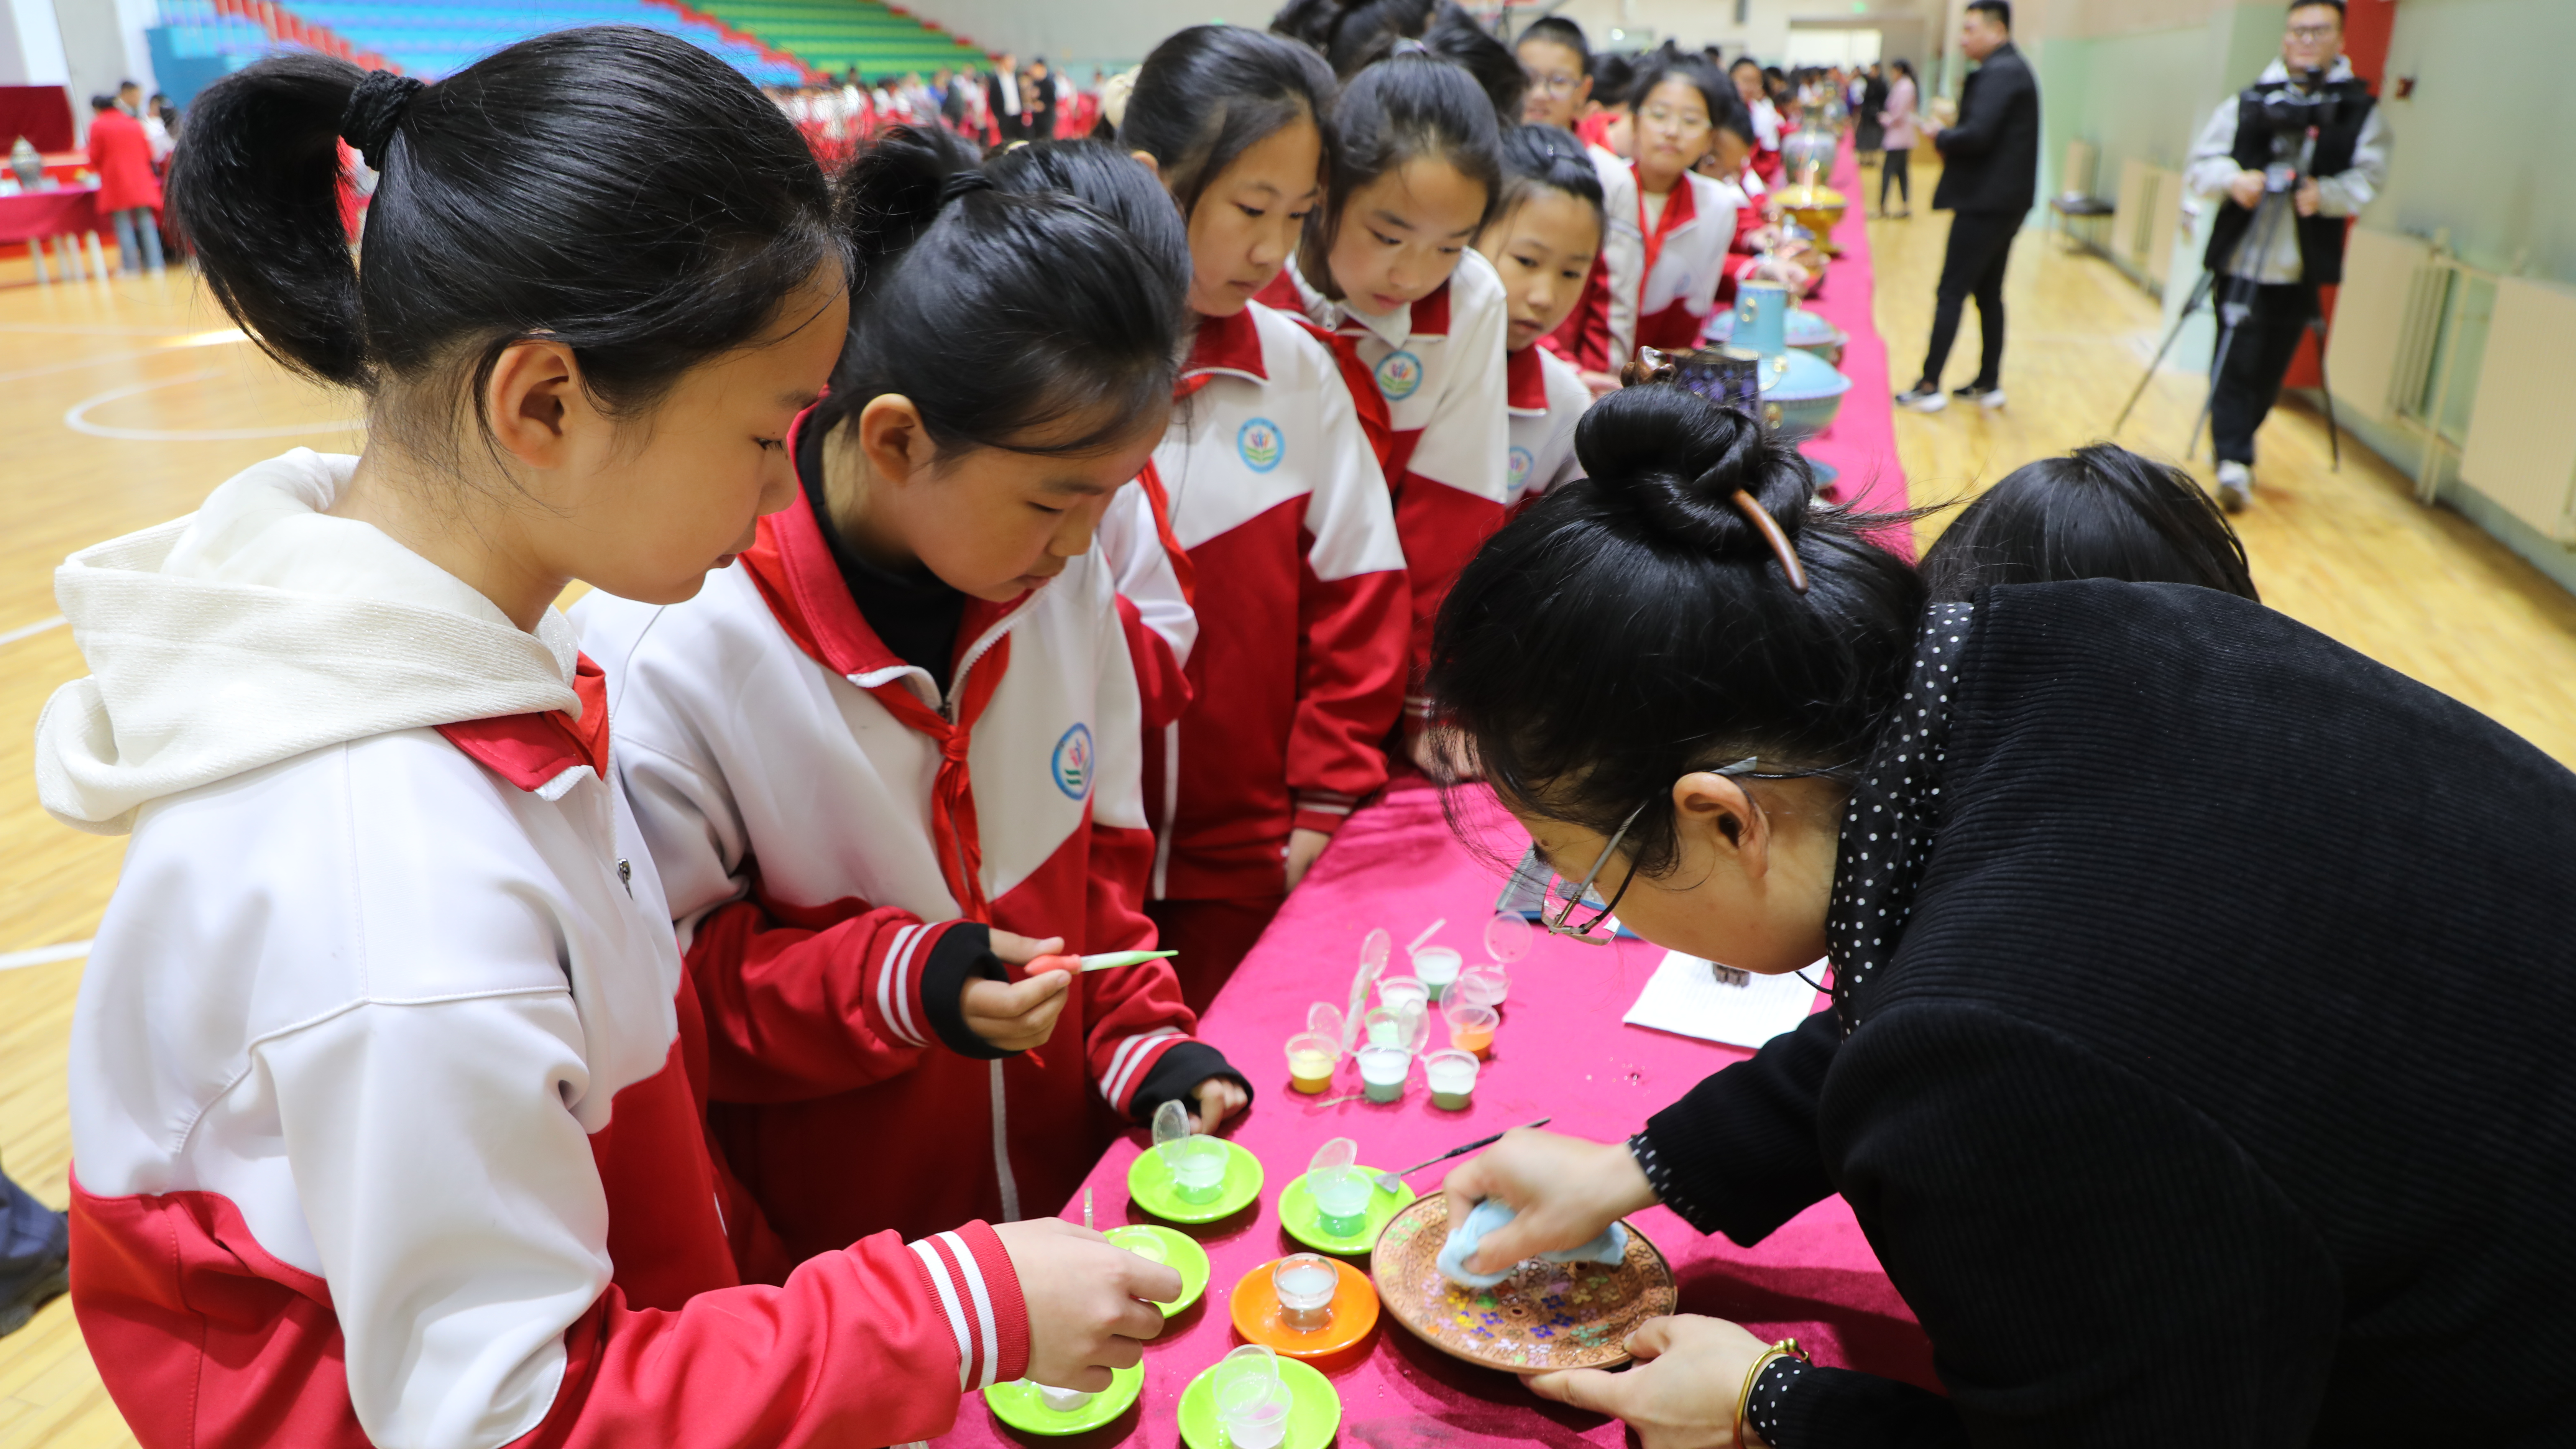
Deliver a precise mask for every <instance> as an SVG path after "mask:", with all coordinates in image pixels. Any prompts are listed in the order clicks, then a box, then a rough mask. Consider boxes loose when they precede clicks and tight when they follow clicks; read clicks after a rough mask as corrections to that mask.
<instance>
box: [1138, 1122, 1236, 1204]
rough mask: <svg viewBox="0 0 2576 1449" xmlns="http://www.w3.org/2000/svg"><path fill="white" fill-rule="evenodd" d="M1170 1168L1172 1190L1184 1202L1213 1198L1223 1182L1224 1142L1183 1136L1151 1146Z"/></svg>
mask: <svg viewBox="0 0 2576 1449" xmlns="http://www.w3.org/2000/svg"><path fill="white" fill-rule="evenodd" d="M1154 1150H1155V1151H1156V1152H1159V1153H1161V1154H1163V1161H1164V1163H1165V1164H1166V1165H1167V1166H1169V1167H1170V1168H1171V1169H1172V1192H1173V1194H1174V1195H1175V1196H1177V1197H1179V1198H1180V1200H1181V1201H1183V1202H1213V1201H1215V1199H1216V1195H1217V1192H1218V1190H1219V1189H1220V1188H1222V1187H1224V1186H1225V1157H1226V1152H1225V1143H1224V1142H1222V1141H1220V1140H1219V1139H1217V1138H1214V1137H1184V1138H1182V1139H1181V1140H1180V1141H1178V1142H1166V1143H1163V1144H1162V1145H1160V1146H1158V1147H1156V1148H1155V1149H1154Z"/></svg>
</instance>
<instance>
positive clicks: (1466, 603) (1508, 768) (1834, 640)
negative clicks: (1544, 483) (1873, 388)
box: [1429, 384, 1924, 876]
mask: <svg viewBox="0 0 2576 1449" xmlns="http://www.w3.org/2000/svg"><path fill="white" fill-rule="evenodd" d="M1574 438H1575V441H1574V450H1575V455H1576V456H1577V457H1578V458H1580V459H1581V460H1582V462H1583V466H1584V469H1585V471H1586V473H1588V474H1589V475H1590V476H1589V477H1587V478H1586V479H1584V480H1583V481H1581V482H1578V483H1575V484H1572V485H1570V486H1568V487H1565V488H1561V489H1558V490H1556V491H1554V492H1551V493H1549V494H1548V495H1547V496H1545V497H1543V498H1541V499H1540V500H1539V501H1538V503H1537V504H1536V506H1534V507H1532V508H1531V509H1530V510H1529V511H1528V512H1527V513H1525V514H1523V515H1522V516H1521V517H1519V518H1517V519H1515V520H1513V521H1512V522H1511V523H1509V524H1507V525H1505V526H1504V527H1503V529H1502V531H1501V532H1499V533H1497V534H1495V535H1494V536H1493V538H1492V539H1491V540H1489V541H1488V542H1487V543H1486V544H1485V546H1484V548H1483V549H1482V550H1481V551H1480V552H1479V553H1477V555H1476V557H1475V558H1474V559H1473V560H1472V561H1471V562H1470V563H1469V564H1468V565H1467V567H1466V569H1465V571H1464V572H1462V573H1461V574H1460V575H1459V577H1458V581H1457V583H1456V585H1455V586H1454V587H1453V588H1451V590H1450V592H1449V598H1448V600H1447V602H1446V603H1444V604H1443V605H1442V606H1441V609H1440V619H1439V623H1438V626H1437V629H1436V631H1435V634H1434V639H1433V644H1432V662H1431V674H1430V679H1429V689H1430V692H1431V694H1432V696H1433V697H1434V698H1436V699H1438V700H1439V701H1440V702H1441V706H1442V709H1443V712H1444V717H1445V719H1446V721H1447V723H1448V724H1450V725H1451V726H1453V727H1455V728H1457V729H1459V730H1460V731H1462V732H1463V733H1464V734H1465V735H1466V736H1467V737H1468V739H1469V740H1471V741H1472V742H1473V746H1474V749H1475V752H1476V758H1477V760H1478V761H1479V763H1480V765H1481V768H1482V772H1483V775H1484V778H1485V779H1486V780H1487V781H1488V782H1490V783H1491V784H1492V785H1493V787H1494V788H1495V789H1496V790H1497V791H1499V792H1500V793H1501V795H1502V797H1503V798H1504V799H1505V800H1507V801H1510V802H1513V803H1515V804H1518V805H1522V806H1525V807H1527V808H1528V809H1529V810H1530V811H1531V812H1532V813H1535V814H1539V815H1542V816H1545V817H1547V818H1550V819H1556V820H1563V821H1567V822H1570V823H1574V824H1578V825H1581V826H1583V827H1585V828H1586V829H1589V830H1592V831H1595V832H1596V833H1598V834H1600V835H1602V836H1604V837H1607V836H1609V835H1610V834H1612V833H1613V832H1615V831H1616V830H1617V829H1618V828H1619V824H1620V822H1621V821H1622V820H1624V819H1626V818H1627V817H1628V815H1629V813H1630V812H1631V811H1635V810H1637V809H1638V807H1639V806H1640V805H1643V806H1644V807H1645V808H1644V810H1643V812H1642V813H1640V814H1638V816H1637V819H1636V823H1635V824H1634V825H1633V826H1632V827H1631V828H1630V830H1629V834H1628V840H1629V849H1630V850H1631V851H1632V852H1633V856H1632V858H1633V859H1634V860H1635V861H1636V863H1637V868H1638V869H1639V870H1640V871H1642V872H1644V873H1646V874H1647V875H1649V876H1653V875H1658V874H1661V873H1663V872H1665V871H1667V870H1669V869H1671V867H1672V864H1673V860H1674V833H1673V807H1672V787H1673V782H1674V781H1675V780H1677V779H1679V778H1681V777H1682V776H1683V775H1685V774H1687V773H1689V772H1690V771H1692V770H1694V769H1706V768H1711V767H1714V766H1718V765H1723V764H1728V763H1731V762H1733V761H1736V760H1740V759H1742V758H1744V757H1745V756H1748V755H1752V756H1758V757H1759V758H1760V759H1761V761H1762V766H1763V768H1764V769H1766V770H1772V769H1818V770H1822V769H1830V768H1834V767H1841V766H1849V765H1856V764H1858V763H1859V762H1860V761H1861V760H1863V759H1864V758H1866V757H1867V755H1868V753H1869V750H1870V747H1871V744H1872V742H1873V741H1875V740H1876V738H1877V737H1878V735H1879V733H1880V731H1881V729H1882V728H1883V726H1884V725H1885V722H1886V721H1887V719H1888V717H1889V713H1890V711H1891V710H1892V709H1893V708H1894V707H1895V704H1896V701H1897V699H1898V698H1899V697H1900V695H1901V693H1902V691H1903V688H1904V682H1905V677H1906V671H1907V668H1908V665H1909V661H1910V659H1911V656H1912V653H1913V641H1914V634H1915V630H1916V626H1917V624H1918V622H1919V620H1920V619H1921V616H1922V613H1923V603H1924V598H1923V584H1922V580H1921V579H1919V578H1917V577H1916V576H1915V573H1914V570H1913V569H1912V568H1911V567H1910V566H1908V565H1907V564H1906V563H1905V561H1904V560H1902V559H1900V558H1898V557H1896V556H1895V555H1894V554H1891V553H1889V552H1887V551H1886V550H1884V549H1882V548H1880V547H1878V546H1877V545H1876V544H1874V543H1872V542H1870V541H1869V540H1868V538H1867V537H1865V536H1864V532H1865V530H1868V529H1872V528H1877V527H1882V526H1885V525H1886V524H1887V523H1888V522H1889V521H1890V520H1886V519H1879V518H1869V517H1862V516H1857V515H1852V514H1848V513H1843V512H1839V511H1836V510H1831V509H1823V508H1818V507H1817V506H1815V503H1814V494H1815V478H1814V474H1813V472H1812V470H1811V469H1810V468H1809V466H1808V464H1807V462H1806V460H1805V459H1804V458H1801V457H1800V456H1799V455H1798V453H1797V452H1796V450H1795V449H1793V448H1791V447H1790V446H1789V444H1788V443H1786V442H1784V441H1782V440H1780V439H1779V438H1778V437H1777V436H1776V435H1774V434H1771V433H1768V432H1766V431H1764V430H1763V428H1762V427H1761V425H1760V424H1758V423H1757V422H1755V421H1754V420H1753V419H1752V418H1751V417H1748V416H1747V415H1745V414H1744V413H1742V412H1739V411H1735V410H1733V409H1729V408H1723V407H1720V406H1718V405H1717V404H1715V403H1712V402H1710V401H1709V400H1707V399H1706V398H1703V397H1701V396H1699V395H1698V394H1696V393H1693V392H1688V391H1685V390H1683V389H1682V388H1679V387H1675V386H1672V385H1669V384H1650V385H1646V386H1639V387H1630V388H1626V389H1623V390H1621V391H1619V392H1615V393H1612V394H1610V395H1609V396H1608V397H1605V398H1603V399H1602V400H1601V401H1599V402H1597V403H1595V404H1593V405H1592V408H1591V410H1590V411H1589V412H1587V413H1585V414H1584V416H1583V421H1582V422H1581V423H1579V424H1577V425H1576V428H1575V435H1574ZM1739 492H1741V493H1743V494H1745V495H1747V496H1748V498H1749V499H1750V500H1751V503H1752V505H1753V506H1754V507H1756V508H1758V509H1759V510H1760V511H1761V512H1762V513H1764V514H1767V515H1768V516H1769V518H1770V519H1771V520H1772V521H1773V522H1774V523H1775V524H1776V525H1777V526H1778V527H1779V529H1780V530H1781V532H1782V533H1784V534H1785V535H1786V536H1787V538H1788V540H1789V543H1790V546H1791V547H1792V548H1794V549H1795V550H1796V552H1797V557H1798V560H1799V562H1800V564H1801V565H1802V566H1803V567H1804V569H1805V572H1806V575H1807V579H1808V588H1807V590H1806V592H1804V593H1801V592H1799V591H1798V590H1797V589H1796V588H1795V587H1794V586H1793V585H1792V584H1791V583H1790V581H1789V579H1788V577H1787V576H1786V575H1785V574H1784V572H1783V571H1782V568H1781V565H1780V563H1779V562H1778V560H1777V556H1776V555H1775V554H1774V553H1773V551H1772V547H1771V545H1770V543H1769V542H1768V541H1767V540H1766V539H1765V536H1764V534H1763V532H1762V531H1761V530H1760V529H1759V528H1758V527H1757V526H1756V525H1755V523H1754V522H1753V520H1752V519H1751V518H1750V517H1749V516H1748V515H1747V514H1746V513H1745V512H1744V509H1743V506H1742V505H1739V504H1738V503H1737V502H1736V501H1735V496H1736V494H1738V493H1739Z"/></svg>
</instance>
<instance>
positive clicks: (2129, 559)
mask: <svg viewBox="0 0 2576 1449" xmlns="http://www.w3.org/2000/svg"><path fill="white" fill-rule="evenodd" d="M2067 579H2125V580H2127V581H2129V582H2130V583H2138V584H2197V585H2199V586H2200V587H2202V588H2204V589H2217V590H2219V591H2220V592H2222V593H2230V594H2235V595H2238V596H2239V597H2242V598H2247V599H2258V600H2259V595H2257V594H2256V593H2255V590H2254V576H2253V574H2252V573H2251V572H2250V571H2249V570H2248V569H2247V567H2246V562H2245V544H2244V541H2243V540H2241V539H2239V538H2238V537H2237V536H2236V530H2235V529H2234V528H2232V527H2230V526H2229V525H2228V522H2227V516H2226V515H2225V514H2222V513H2220V512H2219V511H2218V508H2217V506H2216V505H2214V504H2212V503H2211V502H2210V501H2209V495H2207V494H2205V493H2203V492H2201V491H2200V487H2199V485H2197V484H2195V483H2193V482H2192V480H2191V477H2190V475H2189V474H2187V473H2184V472H2183V471H2182V470H2181V469H2179V468H2175V467H2171V466H2169V465H2166V464H2163V463H2157V462H2154V461H2151V460H2149V459H2146V458H2141V457H2139V456H2138V455H2137V454H2135V453H2132V452H2130V451H2129V450H2128V449H2126V448H2122V447H2116V446H2114V445H2112V444H2109V443H2095V444H2093V445H2091V446H2089V447H2083V448H2078V449H2076V450H2075V451H2074V452H2072V453H2069V454H2067V455H2066V456H2064V457H2062V458H2042V459H2040V460H2039V461H2038V462H2036V463H2028V464H2024V465H2023V466H2021V467H2019V468H2016V469H2014V470H2013V471H2012V472H2010V473H2008V474H2006V475H2005V476H2004V479H2003V481H2002V482H2000V483H1997V484H1996V485H1995V486H1994V487H1992V488H1990V489H1988V490H1986V492H1985V494H1984V495H1983V496H1981V497H1979V498H1978V499H1977V501H1976V502H1974V503H1971V504H1969V505H1968V506H1967V508H1966V509H1964V510H1963V511H1961V513H1960V514H1959V516H1958V518H1957V519H1956V520H1954V521H1953V522H1952V523H1951V524H1950V526H1949V528H1948V529H1946V530H1944V531H1943V532H1942V534H1941V537H1940V538H1939V539H1938V540H1936V541H1935V542H1934V543H1933V545H1932V547H1931V549H1930V550H1929V551H1927V552H1926V553H1925V554H1924V555H1923V582H1924V585H1925V587H1926V588H1927V589H1929V590H1930V591H1931V596H1932V597H1933V598H1934V599H1935V600H1958V599H1965V598H1968V597H1969V596H1970V595H1973V594H1974V593H1976V591H1977V590H1978V589H1980V588H1983V587H1985V586H1986V585H1988V584H2044V583H2055V582H2059V581H2062V580H2067Z"/></svg>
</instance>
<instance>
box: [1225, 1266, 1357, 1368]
mask: <svg viewBox="0 0 2576 1449" xmlns="http://www.w3.org/2000/svg"><path fill="white" fill-rule="evenodd" d="M1324 1261H1326V1262H1328V1263H1331V1264H1332V1265H1333V1273H1334V1276H1335V1278H1336V1280H1337V1281H1336V1282H1335V1284H1334V1287H1333V1321H1332V1322H1330V1323H1328V1324H1326V1325H1324V1326H1323V1327H1322V1328H1319V1329H1317V1330H1315V1331H1314V1332H1312V1333H1300V1332H1298V1331H1297V1330H1296V1329H1293V1328H1290V1327H1289V1326H1288V1325H1287V1324H1285V1323H1282V1322H1280V1321H1279V1289H1278V1288H1277V1287H1276V1286H1275V1285H1274V1284H1272V1283H1271V1281H1270V1270H1271V1269H1272V1268H1274V1267H1277V1266H1278V1264H1277V1262H1276V1260H1273V1261H1272V1262H1268V1263H1264V1264H1262V1265H1261V1266H1260V1267H1258V1268H1255V1269H1253V1270H1252V1271H1251V1272H1249V1273H1246V1274H1244V1275H1243V1279H1242V1281H1240V1282H1238V1283H1236V1284H1235V1285H1234V1294H1233V1304H1232V1308H1233V1313H1234V1331H1235V1332H1237V1333H1239V1334H1242V1335H1243V1337H1244V1339H1245V1341H1246V1342H1250V1343H1258V1344H1262V1345H1265V1346H1266V1347H1269V1348H1271V1349H1274V1350H1276V1351H1277V1352H1279V1353H1282V1354H1285V1355H1287V1356H1288V1357H1290V1358H1324V1357H1327V1356H1329V1355H1332V1354H1336V1353H1340V1352H1341V1351H1342V1350H1343V1349H1346V1348H1348V1347H1350V1346H1351V1345H1352V1344H1355V1343H1357V1342H1359V1341H1360V1340H1361V1339H1363V1338H1366V1337H1368V1332H1369V1330H1370V1329H1372V1328H1375V1327H1377V1286H1376V1285H1375V1284H1373V1283H1371V1282H1369V1278H1368V1275H1367V1274H1366V1273H1363V1272H1361V1271H1360V1270H1359V1269H1357V1268H1354V1267H1352V1266H1351V1265H1350V1264H1348V1263H1344V1262H1341V1261H1339V1260H1337V1259H1332V1258H1327V1259H1325V1260H1324Z"/></svg>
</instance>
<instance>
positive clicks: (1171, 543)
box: [1136, 376, 1207, 608]
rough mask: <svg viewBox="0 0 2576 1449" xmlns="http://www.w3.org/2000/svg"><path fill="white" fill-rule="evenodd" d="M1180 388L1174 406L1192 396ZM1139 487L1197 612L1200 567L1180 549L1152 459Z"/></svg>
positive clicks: (1196, 382)
mask: <svg viewBox="0 0 2576 1449" xmlns="http://www.w3.org/2000/svg"><path fill="white" fill-rule="evenodd" d="M1206 383H1207V379H1206V378H1205V377H1204V376H1201V377H1193V378H1188V379H1185V380H1184V381H1183V383H1182V384H1181V387H1186V388H1188V389H1189V392H1196V391H1198V390H1199V388H1200V387H1203V386H1205V385H1206ZM1181 387H1175V388H1174V389H1172V391H1173V392H1174V394H1175V396H1174V398H1173V399H1172V400H1173V401H1174V402H1178V401H1180V399H1181V398H1183V397H1187V396H1189V392H1182V391H1181ZM1136 486H1137V487H1139V488H1142V489H1144V490H1145V502H1146V504H1147V506H1149V507H1151V508H1152V509H1153V510H1154V536H1155V537H1156V538H1158V539H1160V540H1161V541H1162V544H1163V555H1164V557H1166V558H1169V559H1170V560H1171V561H1172V577H1173V578H1174V579H1176V580H1178V581H1179V583H1180V586H1181V602H1182V603H1184V604H1188V605H1190V606H1191V607H1193V608H1196V607H1197V606H1198V601H1199V570H1198V565H1196V564H1194V563H1192V562H1190V551H1189V550H1188V549H1185V548H1183V547H1181V540H1180V538H1179V536H1178V535H1176V534H1174V533H1173V532H1172V496H1171V494H1169V493H1167V492H1165V491H1164V490H1163V470H1162V469H1160V468H1157V467H1155V466H1154V460H1153V459H1151V458H1147V459H1146V460H1145V471H1144V472H1142V473H1139V474H1137V475H1136Z"/></svg>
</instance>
